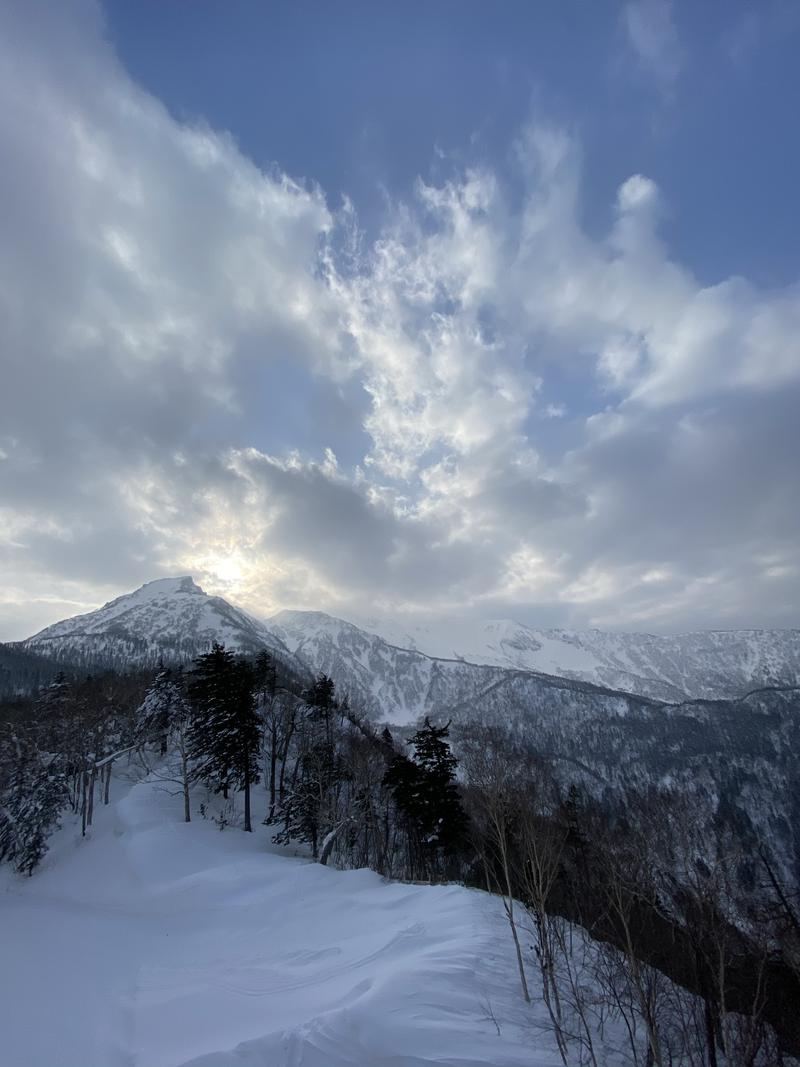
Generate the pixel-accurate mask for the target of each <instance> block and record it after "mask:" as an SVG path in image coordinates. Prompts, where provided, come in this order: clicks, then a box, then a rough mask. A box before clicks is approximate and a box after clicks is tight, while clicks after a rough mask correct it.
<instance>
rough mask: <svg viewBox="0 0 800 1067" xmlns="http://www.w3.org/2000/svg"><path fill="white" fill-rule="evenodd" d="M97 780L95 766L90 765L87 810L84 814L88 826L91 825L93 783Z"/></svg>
mask: <svg viewBox="0 0 800 1067" xmlns="http://www.w3.org/2000/svg"><path fill="white" fill-rule="evenodd" d="M96 780H97V767H96V766H94V765H92V772H91V774H90V776H89V810H88V813H87V815H86V823H87V825H88V826H91V825H92V818H93V816H94V783H95V781H96Z"/></svg>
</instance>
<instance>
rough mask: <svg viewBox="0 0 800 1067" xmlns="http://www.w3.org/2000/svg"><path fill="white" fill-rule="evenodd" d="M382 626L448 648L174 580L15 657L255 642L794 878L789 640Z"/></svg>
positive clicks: (799, 731)
mask: <svg viewBox="0 0 800 1067" xmlns="http://www.w3.org/2000/svg"><path fill="white" fill-rule="evenodd" d="M384 632H385V633H386V634H387V636H392V637H394V638H395V639H396V640H400V641H406V643H407V644H409V645H410V644H417V645H423V643H424V646H425V647H426V648H427V649H431V648H435V649H436V650H437V651H439V652H444V651H449V652H450V653H451V654H450V655H449V656H435V655H431V654H427V653H426V652H423V651H420V649H419V648H414V647H402V646H401V645H398V644H394V643H392V642H391V641H388V640H386V639H385V638H384V637H382V636H379V635H378V634H376V633H370V632H368V631H367V630H365V629H362V628H361V627H359V626H356V625H354V624H353V623H350V622H346V621H344V620H342V619H336V618H333V617H332V616H330V615H326V614H323V613H321V612H301V611H281V612H278V613H277V614H276V615H274V616H272V617H271V618H270V619H268V620H266V621H265V622H259V621H257V620H255V619H253V618H252V617H251V616H249V615H247V614H246V613H245V612H243V611H240V610H239V609H237V608H234V607H232V606H231V605H230V604H228V603H227V602H226V601H225V600H223V599H221V598H220V597H212V596H208V595H206V594H205V593H204V592H203V590H202V589H200V587H199V586H197V585H196V584H195V583H194V582H193V581H192V579H191V578H188V577H183V578H172V579H162V580H160V581H155V582H150V583H148V584H147V585H145V586H142V588H141V589H138V590H136V591H135V592H134V593H130V594H128V595H126V596H122V597H119V598H118V599H117V600H114V601H112V602H111V603H110V604H106V605H105V607H103V608H100V609H99V610H97V611H94V612H91V613H89V614H87V615H82V616H78V617H76V618H74V619H68V620H66V621H64V622H60V623H56V624H55V625H53V626H49V627H47V628H46V629H45V630H42V631H41V633H39V634H36V635H35V636H34V637H32V638H29V639H28V640H27V641H25V642H23V643H22V646H21V647H22V649H23V651H26V652H28V653H31V652H33V653H36V654H38V655H45V656H47V657H50V658H51V659H52V660H56V661H58V662H64V661H70V662H72V663H75V664H81V665H87V664H90V665H93V666H97V665H102V666H124V665H147V664H153V663H155V662H156V661H157V660H158V658H159V656H163V657H164V658H165V659H167V660H173V661H178V660H188V659H192V658H194V657H195V656H197V655H198V654H199V653H201V652H204V651H206V650H207V649H208V647H209V646H210V645H211V643H212V641H221V642H223V643H224V644H225V645H226V646H228V647H230V648H234V649H238V650H241V651H242V652H255V651H257V650H258V649H261V648H264V647H266V648H268V649H270V650H271V651H272V653H273V654H274V655H275V657H276V658H277V659H278V660H279V662H281V663H282V664H284V665H285V666H287V667H289V668H290V669H292V670H293V671H294V672H295V673H296V674H299V675H302V676H305V677H306V678H308V677H309V676H310V675H311V674H312V673H314V672H318V671H324V672H325V673H326V674H328V675H330V676H331V677H332V678H333V679H334V680H335V682H336V687H337V691H338V692H339V693H340V694H347V695H348V696H349V698H350V700H351V703H352V704H353V705H355V706H356V707H357V708H358V709H359V710H362V711H364V712H366V713H367V714H369V715H370V716H371V717H373V718H374V719H376V720H383V721H385V722H388V723H390V724H392V725H393V726H399V727H401V728H403V727H407V726H409V725H410V724H412V723H414V722H416V720H417V719H418V718H419V717H420V716H422V715H431V716H432V717H435V718H438V719H449V720H451V721H452V723H453V733H454V737H455V738H456V740H458V737H459V735H462V736H463V735H465V734H468V733H469V731H470V729H474V724H475V723H476V722H478V723H483V724H486V725H489V726H492V727H497V728H499V729H502V730H503V731H505V732H507V734H508V737H509V738H510V739H511V740H512V742H513V743H514V744H518V745H522V746H524V747H527V748H533V749H534V750H535V751H536V753H537V754H538V755H539V757H541V758H542V759H544V760H546V761H547V763H548V764H549V765H550V766H551V767H552V768H553V770H554V773H555V774H556V777H557V778H558V779H559V780H560V781H561V782H562V784H563V785H564V786H565V787H566V786H567V785H568V784H570V783H573V782H575V783H577V784H579V785H580V787H581V788H582V789H583V790H584V792H585V793H586V794H588V795H590V796H592V797H593V798H594V799H595V801H596V802H597V803H601V804H606V805H610V806H611V807H617V806H618V805H620V804H623V805H627V800H626V798H627V797H628V796H629V795H630V791H631V790H633V791H634V792H635V793H636V794H638V795H640V796H646V795H648V793H649V792H650V791H652V790H654V789H655V790H658V789H661V788H674V789H676V790H677V791H678V792H679V793H680V794H681V795H682V796H684V797H685V798H687V800H688V801H689V802H690V804H691V806H692V809H693V811H694V812H695V813H696V815H697V816H698V818H700V820H701V822H702V824H703V826H704V827H705V828H706V830H705V831H704V833H707V834H709V835H710V836H709V837H708V841H707V848H708V854H709V855H713V840H714V838H715V836H716V835H723V834H725V833H733V835H734V836H735V838H736V839H737V840H739V841H741V842H745V843H746V844H747V853H746V854H747V855H751V856H752V855H755V854H756V843H759V842H761V843H763V842H766V843H768V845H769V847H770V849H771V852H772V854H773V856H774V857H777V858H776V861H775V862H776V869H778V870H780V872H781V874H782V876H783V877H785V879H786V883H787V884H789V885H797V884H798V883H800V829H797V828H800V807H799V806H798V803H799V802H798V800H797V798H798V797H800V778H798V771H797V761H796V753H797V750H798V747H800V689H799V688H797V686H798V682H800V676H799V675H800V670H799V669H798V668H799V664H798V636H799V635H798V632H797V631H787V632H780V631H777V632H774V631H739V632H733V633H729V634H726V633H712V634H684V635H679V636H677V637H667V638H658V637H652V636H650V635H642V634H600V633H598V632H596V631H593V632H590V633H588V634H580V633H571V632H569V631H552V630H549V631H535V630H529V629H526V628H525V627H520V626H515V625H514V624H512V623H487V624H482V625H478V626H475V627H473V628H472V629H470V628H469V627H467V626H466V625H462V627H461V628H460V629H459V628H458V627H453V628H452V630H450V631H448V633H446V634H441V633H440V634H439V635H437V634H436V633H434V632H429V633H426V632H423V631H421V630H416V631H414V632H413V633H412V634H408V633H403V632H402V631H401V630H398V629H397V628H395V629H394V630H390V629H387V628H384ZM409 638H410V640H409ZM436 642H438V643H436ZM541 666H546V667H547V668H548V672H544V671H542V670H541V669H537V668H540V667H541ZM604 681H605V683H606V684H598V683H602V682H604ZM609 683H615V684H614V685H612V684H609ZM745 691H748V692H745ZM752 873H753V872H751V874H752Z"/></svg>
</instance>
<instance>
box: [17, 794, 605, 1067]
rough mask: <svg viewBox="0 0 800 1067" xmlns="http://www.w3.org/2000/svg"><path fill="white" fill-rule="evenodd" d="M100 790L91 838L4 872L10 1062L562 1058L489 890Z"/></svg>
mask: <svg viewBox="0 0 800 1067" xmlns="http://www.w3.org/2000/svg"><path fill="white" fill-rule="evenodd" d="M112 798H113V801H112V804H111V805H109V807H107V808H106V807H103V808H101V809H100V810H99V811H98V813H97V815H96V821H95V825H94V827H93V830H92V837H91V838H87V839H84V840H82V839H81V837H80V826H79V825H78V824H77V823H76V821H75V817H74V816H69V815H68V816H66V817H65V826H64V829H63V830H61V831H60V832H59V834H58V835H57V838H56V840H55V841H54V844H53V849H52V852H51V854H50V855H49V856H48V859H47V862H46V863H45V864H44V866H43V867H42V868H41V869H40V870H38V871H37V872H36V873H35V875H34V876H33V878H23V877H21V876H15V875H13V874H12V873H11V871H10V869H9V868H5V869H3V870H0V892H2V897H3V907H2V908H1V909H0V944H2V946H3V951H2V953H0V1035H2V1036H0V1060H2V1062H3V1063H4V1064H8V1065H9V1067H11V1065H13V1067H56V1065H64V1067H79V1065H80V1067H124V1065H129V1067H130V1065H133V1064H138V1065H140V1067H201V1065H203V1067H234V1065H236V1067H255V1065H257V1064H258V1065H260V1067H266V1065H269V1067H298V1065H300V1064H303V1065H305V1067H354V1065H361V1067H366V1065H370V1067H400V1065H401V1064H402V1065H405V1067H425V1065H427V1064H431V1065H432V1064H439V1065H442V1064H452V1065H455V1064H463V1065H466V1064H470V1065H471V1067H557V1065H558V1064H560V1062H561V1060H560V1058H559V1055H558V1051H557V1048H556V1046H555V1041H554V1039H553V1038H552V1036H551V1034H550V1033H549V1032H548V1029H547V1026H546V1024H547V1015H546V1011H545V1009H544V1006H543V1004H542V1003H541V1001H539V1002H537V1003H536V1004H534V1005H532V1006H531V1007H530V1009H528V1010H527V1011H526V1010H525V1006H524V1005H523V1004H522V1002H521V998H520V996H519V992H518V985H519V983H518V978H517V975H516V971H515V964H514V961H513V954H512V950H511V947H510V939H509V934H508V925H507V922H506V920H505V916H504V914H503V908H502V904H501V902H500V900H499V899H498V898H492V897H490V896H488V895H487V894H485V893H482V892H479V891H477V890H470V889H465V888H463V887H461V886H456V885H447V886H444V885H438V886H421V885H403V884H399V883H388V882H386V881H385V880H384V879H383V878H381V877H380V876H378V875H377V874H373V873H372V872H371V871H368V870H357V871H336V870H333V869H332V868H329V867H322V866H321V865H320V864H312V863H308V862H307V861H304V860H303V859H296V858H292V857H289V856H287V855H281V854H276V853H275V850H274V849H272V848H271V846H270V844H269V837H270V835H271V833H272V830H271V829H270V828H268V827H264V826H261V825H256V828H255V831H254V832H253V833H252V834H245V833H241V832H240V831H239V830H237V829H229V830H228V831H227V832H226V833H224V834H221V833H219V832H218V830H217V827H216V825H215V824H214V823H213V822H211V821H207V820H204V819H198V820H196V821H193V822H191V823H189V824H184V823H182V822H181V817H182V811H181V806H180V800H179V798H176V797H174V796H171V795H170V793H169V791H168V790H165V789H163V787H162V788H159V786H158V784H157V783H152V782H143V783H141V784H136V785H133V787H132V788H131V784H130V783H129V782H126V781H124V780H121V779H119V778H117V779H115V781H114V782H113V786H112ZM201 799H203V796H202V794H198V796H197V797H196V798H195V803H199V801H200V800H201ZM205 799H206V802H207V803H208V799H207V798H205ZM211 803H213V801H211ZM43 1004H46V1005H47V1024H46V1025H42V1020H41V1013H42V1005H43ZM487 1006H489V1007H488V1008H487ZM487 1010H490V1011H491V1019H489V1018H488V1017H487ZM495 1020H496V1021H495ZM532 1031H535V1032H536V1034H537V1042H536V1048H535V1049H532V1048H531V1043H530V1033H531V1032H532ZM620 1036H621V1035H620Z"/></svg>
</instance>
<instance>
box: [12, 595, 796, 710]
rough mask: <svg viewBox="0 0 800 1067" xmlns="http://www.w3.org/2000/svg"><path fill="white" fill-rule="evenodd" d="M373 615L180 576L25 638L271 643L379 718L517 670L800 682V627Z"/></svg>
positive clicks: (664, 685) (83, 652)
mask: <svg viewBox="0 0 800 1067" xmlns="http://www.w3.org/2000/svg"><path fill="white" fill-rule="evenodd" d="M368 621H371V622H372V623H373V624H374V625H375V627H376V629H373V630H368V629H366V628H365V627H364V626H360V625H359V624H358V623H357V622H354V621H349V620H347V619H342V618H337V617H336V616H333V615H330V614H328V613H326V612H321V611H297V610H293V609H284V610H281V611H278V612H276V613H275V614H274V615H272V616H270V617H268V618H266V619H264V620H261V619H257V618H255V617H254V616H252V615H250V614H249V613H247V612H245V611H243V610H242V609H240V608H238V607H236V606H234V605H232V604H230V603H229V602H228V601H227V600H225V599H224V598H223V597H219V596H210V595H208V594H207V593H205V592H204V591H203V589H202V588H201V587H200V586H199V585H197V584H196V583H195V581H194V579H193V578H192V577H191V576H190V575H181V576H177V577H174V578H159V579H155V580H153V581H151V582H147V583H145V584H144V585H143V586H141V587H140V588H139V589H136V590H134V591H133V592H131V593H127V594H123V595H122V596H120V597H116V598H115V599H113V600H111V601H109V602H108V603H107V604H105V605H103V606H102V607H101V608H98V609H97V610H96V611H93V612H88V613H85V614H82V615H78V616H74V617H72V618H70V619H64V620H61V621H59V622H57V623H54V624H52V625H51V626H48V627H45V628H44V629H43V630H41V631H39V632H38V633H37V634H34V635H33V636H31V637H29V638H27V639H26V640H24V641H22V642H19V643H18V645H17V647H19V648H21V649H23V650H26V651H29V652H34V653H38V654H40V655H45V656H48V657H50V658H52V659H55V660H59V661H61V660H64V661H70V662H76V663H87V664H95V665H105V666H120V665H123V664H135V665H149V664H152V663H155V662H157V661H158V659H159V658H161V657H163V658H164V659H167V660H183V661H186V660H189V659H192V658H194V657H196V656H197V655H199V654H201V653H202V652H204V651H206V650H207V649H208V648H209V647H210V645H211V643H212V641H219V642H221V643H223V644H225V645H227V646H228V647H230V648H233V649H235V650H237V651H241V652H243V653H249V654H252V653H254V652H255V651H257V650H258V649H260V648H267V649H268V650H270V651H271V652H272V653H273V654H274V655H276V656H277V657H278V658H280V659H282V660H283V661H284V662H286V663H288V664H291V666H292V667H293V669H295V670H297V669H303V670H305V672H306V673H313V672H316V671H324V672H325V673H327V674H329V675H330V676H331V677H333V678H334V679H335V680H336V682H337V685H338V686H340V688H341V689H342V691H343V692H348V693H349V694H350V696H351V698H352V699H354V700H355V701H357V702H358V703H359V704H360V705H361V706H362V707H363V708H364V710H365V711H367V712H368V713H371V714H373V715H374V716H375V717H376V718H383V719H388V720H389V721H403V722H408V721H412V720H413V719H415V718H417V717H418V716H419V715H421V714H423V713H424V712H426V711H427V710H429V708H430V705H431V702H432V701H434V700H435V701H436V702H438V703H441V702H442V701H444V702H445V703H446V704H447V706H449V705H450V704H451V703H453V702H455V703H460V702H461V701H462V700H463V699H465V694H471V695H473V696H475V697H478V696H479V694H480V692H481V691H482V690H483V689H484V687H485V685H486V684H490V682H491V681H492V680H493V679H495V678H497V677H502V675H503V674H505V673H508V674H512V673H516V672H520V671H521V672H523V673H524V674H527V675H529V676H530V677H531V679H534V678H538V679H540V681H541V682H542V683H543V684H555V683H558V682H560V681H563V680H569V681H572V682H577V683H582V684H587V685H590V686H594V687H597V688H598V689H600V690H603V691H605V692H606V693H608V694H613V693H630V694H633V695H636V696H639V697H644V698H649V699H651V700H654V701H661V702H665V703H670V704H679V703H682V702H684V701H687V700H692V699H695V700H715V699H722V700H730V699H738V698H741V697H742V696H743V695H744V694H745V693H747V692H748V691H750V690H753V689H759V688H764V687H770V686H773V685H777V686H787V685H788V686H791V685H797V684H800V631H797V630H763V629H762V630H730V631H725V630H709V631H694V632H692V631H689V632H687V633H684V634H678V635H669V636H664V637H659V636H657V635H653V634H641V633H624V634H623V633H608V632H605V631H601V630H590V631H577V630H557V629H547V630H545V629H541V630H535V629H533V628H532V627H527V626H523V625H521V624H518V623H514V622H512V621H511V620H493V621H489V622H480V621H478V622H475V621H471V620H456V621H454V622H453V624H452V626H451V627H450V626H449V624H446V627H445V631H440V632H436V631H434V630H433V629H432V628H430V627H429V628H427V629H426V628H423V627H416V628H415V629H414V631H413V632H409V631H408V630H407V629H404V628H403V626H402V625H399V624H397V623H394V622H391V621H388V622H387V621H386V620H384V621H383V622H381V620H377V619H372V620H368ZM376 630H379V631H382V632H376ZM404 637H405V638H406V639H407V641H406V643H402V642H403V638H404ZM423 642H424V647H422V646H423ZM448 651H449V652H450V654H449V655H447V654H444V653H446V652H448ZM467 679H469V682H468V681H467Z"/></svg>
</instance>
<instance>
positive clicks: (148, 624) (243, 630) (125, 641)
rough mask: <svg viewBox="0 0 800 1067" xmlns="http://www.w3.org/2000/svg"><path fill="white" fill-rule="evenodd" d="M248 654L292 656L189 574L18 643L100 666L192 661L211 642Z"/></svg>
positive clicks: (162, 581) (144, 588)
mask: <svg viewBox="0 0 800 1067" xmlns="http://www.w3.org/2000/svg"><path fill="white" fill-rule="evenodd" d="M214 641H219V642H220V643H222V644H224V645H225V646H226V647H227V648H231V649H235V650H238V651H241V652H248V653H253V652H257V651H258V650H259V649H262V648H265V647H266V648H269V649H270V651H272V652H273V653H274V654H275V655H277V656H278V657H279V658H281V659H283V660H287V661H292V659H293V657H292V656H291V655H290V653H289V652H288V650H287V649H286V648H285V646H284V645H283V644H282V642H281V641H280V640H279V639H278V638H277V637H276V636H275V635H274V634H273V633H271V632H270V631H269V630H268V629H267V628H266V627H264V625H263V624H262V623H259V622H258V621H256V620H255V619H253V618H251V617H250V616H249V615H247V614H246V613H245V612H243V611H241V610H239V609H238V608H234V607H233V606H232V605H230V604H229V603H228V602H227V601H226V600H223V599H222V597H216V596H208V595H207V594H206V593H205V592H203V590H202V589H201V588H200V586H199V585H196V584H195V583H194V581H193V580H192V579H191V578H189V577H181V578H161V579H158V580H157V581H154V582H148V583H147V584H146V585H143V586H142V587H141V588H140V589H137V590H135V591H134V592H133V593H128V594H126V595H125V596H121V597H117V599H116V600H112V601H111V602H110V603H108V604H105V605H104V606H103V607H102V608H98V610H97V611H92V612H89V613H88V614H86V615H76V616H75V617H74V618H72V619H65V620H64V621H63V622H57V623H54V624H53V625H52V626H48V627H46V628H45V629H44V630H42V631H41V632H40V633H38V634H35V635H34V636H33V637H30V638H28V639H27V640H26V641H23V642H22V643H21V645H22V647H23V648H24V649H27V650H29V651H32V652H37V653H40V654H42V655H46V656H49V657H51V658H53V659H56V660H59V661H60V660H64V659H66V660H70V661H72V662H74V663H76V664H91V665H99V666H107V667H111V666H129V665H139V666H140V665H149V664H152V663H156V662H157V661H158V659H159V658H160V657H163V658H164V659H165V660H167V661H183V660H188V659H192V658H194V657H195V656H198V655H200V654H201V653H203V652H207V651H208V649H209V648H210V647H211V644H212V642H214Z"/></svg>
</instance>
